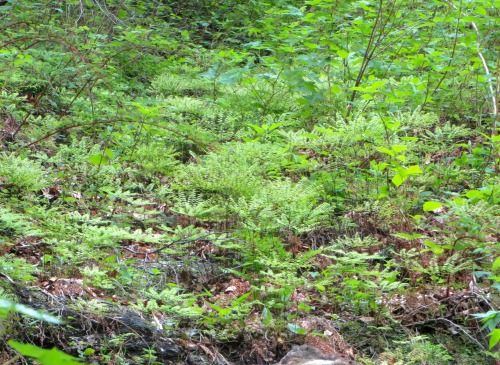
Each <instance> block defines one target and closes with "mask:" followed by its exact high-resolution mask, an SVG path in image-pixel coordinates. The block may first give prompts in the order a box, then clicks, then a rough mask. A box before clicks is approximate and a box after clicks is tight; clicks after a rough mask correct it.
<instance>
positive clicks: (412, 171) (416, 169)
mask: <svg viewBox="0 0 500 365" xmlns="http://www.w3.org/2000/svg"><path fill="white" fill-rule="evenodd" d="M421 173H422V169H421V168H420V166H418V165H412V166H408V168H407V169H406V174H407V175H418V174H421Z"/></svg>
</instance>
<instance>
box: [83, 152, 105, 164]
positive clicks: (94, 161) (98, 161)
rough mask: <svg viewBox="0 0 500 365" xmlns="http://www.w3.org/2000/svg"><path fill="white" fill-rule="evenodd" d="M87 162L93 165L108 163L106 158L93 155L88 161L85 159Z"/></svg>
mask: <svg viewBox="0 0 500 365" xmlns="http://www.w3.org/2000/svg"><path fill="white" fill-rule="evenodd" d="M87 161H88V162H90V163H91V164H93V165H96V166H97V165H103V164H107V163H108V162H109V160H108V158H107V157H106V156H104V155H101V154H99V155H93V156H90V157H89V158H88V159H87Z"/></svg>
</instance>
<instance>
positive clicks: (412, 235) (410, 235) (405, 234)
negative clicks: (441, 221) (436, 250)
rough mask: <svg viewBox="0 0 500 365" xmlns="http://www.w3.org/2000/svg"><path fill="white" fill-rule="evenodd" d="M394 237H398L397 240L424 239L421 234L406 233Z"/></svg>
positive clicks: (395, 234)
mask: <svg viewBox="0 0 500 365" xmlns="http://www.w3.org/2000/svg"><path fill="white" fill-rule="evenodd" d="M393 236H394V237H399V238H402V239H404V240H415V239H418V238H422V237H424V236H423V235H421V234H418V233H415V234H408V233H394V234H393Z"/></svg>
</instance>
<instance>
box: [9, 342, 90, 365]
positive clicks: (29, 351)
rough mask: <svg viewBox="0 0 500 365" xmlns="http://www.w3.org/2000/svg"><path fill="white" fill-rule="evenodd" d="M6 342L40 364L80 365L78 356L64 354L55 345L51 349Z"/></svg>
mask: <svg viewBox="0 0 500 365" xmlns="http://www.w3.org/2000/svg"><path fill="white" fill-rule="evenodd" d="M8 344H9V346H10V347H12V348H13V349H15V350H16V351H17V352H19V353H20V354H21V355H23V356H27V357H30V358H33V359H34V360H36V362H38V363H40V364H42V365H81V362H80V360H79V359H78V358H76V357H73V356H70V355H68V354H65V353H64V352H62V351H60V350H58V349H56V348H55V347H54V348H53V349H51V350H46V349H42V348H40V347H37V346H33V345H31V344H22V343H19V342H17V341H13V340H11V341H9V342H8Z"/></svg>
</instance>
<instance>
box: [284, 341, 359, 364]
mask: <svg viewBox="0 0 500 365" xmlns="http://www.w3.org/2000/svg"><path fill="white" fill-rule="evenodd" d="M350 364H351V363H350V361H349V360H347V359H344V358H343V357H342V356H340V355H337V354H334V355H330V354H323V353H322V352H321V351H319V350H318V349H317V348H315V347H312V346H309V345H302V346H298V347H294V348H293V349H292V350H291V351H290V352H289V353H288V354H286V356H285V357H284V358H283V359H281V361H280V362H279V363H278V364H276V365H350Z"/></svg>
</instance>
